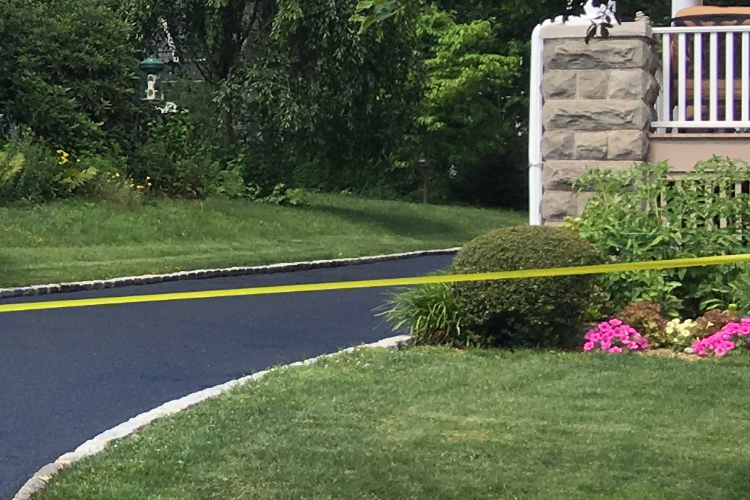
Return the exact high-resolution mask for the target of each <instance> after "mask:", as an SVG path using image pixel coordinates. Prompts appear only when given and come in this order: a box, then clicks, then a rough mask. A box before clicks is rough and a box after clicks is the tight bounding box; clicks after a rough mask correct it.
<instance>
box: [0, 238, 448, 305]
mask: <svg viewBox="0 0 750 500" xmlns="http://www.w3.org/2000/svg"><path fill="white" fill-rule="evenodd" d="M457 250H458V247H456V248H446V249H442V250H420V251H416V252H405V253H394V254H386V255H374V256H369V257H354V258H347V259H331V260H312V261H308V262H288V263H282V264H270V265H267V266H252V267H229V268H225V269H199V270H197V271H180V272H176V273H169V274H146V275H143V276H126V277H123V278H114V279H108V280H94V281H79V282H74V283H55V284H49V285H34V286H24V287H16V288H0V299H4V298H10V297H25V296H33V295H47V294H50V293H59V292H77V291H81V290H103V289H105V288H117V287H121V286H129V285H147V284H151V283H164V282H167V281H180V280H192V279H206V278H224V277H230V276H248V275H253V274H272V273H279V272H289V271H306V270H310V269H320V268H326V267H342V266H350V265H355V264H367V263H370V262H385V261H391V260H401V259H408V258H411V257H421V256H427V255H444V254H451V253H454V252H456V251H457Z"/></svg>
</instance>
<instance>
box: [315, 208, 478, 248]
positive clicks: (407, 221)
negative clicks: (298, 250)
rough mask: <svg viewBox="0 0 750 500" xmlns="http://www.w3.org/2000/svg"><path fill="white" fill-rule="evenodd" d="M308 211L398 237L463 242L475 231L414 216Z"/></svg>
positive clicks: (348, 209) (368, 211)
mask: <svg viewBox="0 0 750 500" xmlns="http://www.w3.org/2000/svg"><path fill="white" fill-rule="evenodd" d="M310 211H313V212H319V213H324V214H328V215H334V216H336V217H339V218H341V219H342V220H347V221H352V222H356V223H357V224H362V225H365V226H371V227H378V228H380V229H385V230H386V231H388V232H390V233H393V234H397V235H399V236H415V235H420V236H424V235H434V236H435V237H436V238H445V237H456V238H459V239H461V240H465V241H468V240H470V239H472V238H474V237H475V236H476V231H472V230H471V229H472V228H470V227H464V226H461V225H458V224H449V223H446V222H437V221H434V220H427V219H423V218H420V217H418V216H415V215H408V214H396V213H392V212H373V211H372V210H371V209H370V210H356V209H351V208H342V207H331V206H313V207H310Z"/></svg>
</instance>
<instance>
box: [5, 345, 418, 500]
mask: <svg viewBox="0 0 750 500" xmlns="http://www.w3.org/2000/svg"><path fill="white" fill-rule="evenodd" d="M408 344H410V337H409V336H408V335H397V336H395V337H389V338H386V339H383V340H379V341H378V342H373V343H371V344H364V345H361V346H356V347H349V348H347V349H342V350H341V351H338V352H335V353H331V354H322V355H320V356H316V357H314V358H310V359H306V360H304V361H297V362H296V363H290V364H288V365H282V366H279V367H276V368H271V369H269V370H263V371H260V372H257V373H253V374H252V375H247V376H245V377H241V378H238V379H235V380H230V381H228V382H225V383H223V384H219V385H216V386H213V387H209V388H207V389H203V390H201V391H197V392H194V393H192V394H188V395H187V396H183V397H181V398H179V399H175V400H172V401H168V402H166V403H164V404H163V405H161V406H158V407H156V408H154V409H153V410H149V411H147V412H145V413H141V414H140V415H137V416H135V417H133V418H131V419H130V420H127V421H125V422H123V423H121V424H120V425H117V426H115V427H113V428H111V429H109V430H106V431H104V432H102V433H101V434H99V435H98V436H96V437H94V438H92V439H90V440H88V441H86V442H85V443H83V444H82V445H80V446H79V447H78V448H76V449H75V450H73V451H71V452H68V453H65V454H63V455H61V456H60V457H59V458H58V459H57V460H55V461H54V462H52V463H50V464H47V465H45V466H44V467H42V468H41V469H39V470H38V471H37V472H36V473H35V474H34V475H33V476H32V477H31V479H29V480H28V481H26V484H24V485H23V486H22V487H21V489H20V490H18V493H16V495H15V496H14V497H13V498H12V500H29V499H30V498H31V496H32V495H34V494H35V493H37V492H39V491H41V490H43V489H44V488H45V487H46V486H47V483H49V482H50V481H51V480H52V478H53V477H54V476H55V474H57V473H58V472H59V471H60V470H62V469H65V468H67V467H70V466H71V465H73V464H74V463H75V462H78V461H80V460H83V459H84V458H86V457H89V456H91V455H96V454H97V453H101V452H102V451H104V448H105V447H106V446H107V444H108V443H109V442H110V441H112V440H114V439H120V438H123V437H126V436H128V435H130V434H133V433H135V432H137V431H138V430H139V429H141V428H143V427H145V426H146V425H148V424H151V423H152V422H154V421H156V420H158V419H160V418H162V417H167V416H169V415H173V414H175V413H177V412H179V411H182V410H184V409H186V408H188V407H190V406H193V405H196V404H198V403H201V402H203V401H206V400H208V399H211V398H215V397H217V396H219V395H221V394H223V393H224V392H227V391H229V390H230V389H233V388H235V387H239V386H242V385H245V384H247V383H248V382H252V381H255V380H260V379H261V378H263V377H264V376H265V375H266V374H267V373H269V372H271V371H273V370H278V369H279V368H288V367H291V366H305V365H312V364H315V363H317V362H318V361H320V360H321V359H325V358H330V357H332V356H338V355H340V354H345V353H349V352H353V351H355V350H356V349H361V348H367V347H380V348H385V349H401V348H403V347H404V346H406V345H408Z"/></svg>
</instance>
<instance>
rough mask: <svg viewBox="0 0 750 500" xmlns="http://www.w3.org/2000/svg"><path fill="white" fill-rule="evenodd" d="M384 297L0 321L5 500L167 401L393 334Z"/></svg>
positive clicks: (315, 276) (232, 282)
mask: <svg viewBox="0 0 750 500" xmlns="http://www.w3.org/2000/svg"><path fill="white" fill-rule="evenodd" d="M450 259H451V257H450V256H444V255H443V256H429V257H417V258H410V259H407V260H401V261H394V262H381V263H374V264H361V265H355V266H347V267H341V268H335V269H318V270H312V271H299V272H294V273H281V274H273V275H265V276H248V277H239V278H218V279H210V280H194V281H181V282H172V283H162V284H157V285H142V286H134V287H126V288H117V289H108V290H102V291H95V292H76V293H68V294H56V295H50V296H46V297H41V298H21V299H7V300H3V301H0V303H9V302H24V301H31V300H61V299H73V298H84V297H100V296H110V295H137V294H144V293H161V292H176V291H192V290H208V289H221V288H244V287H251V286H265V285H282V284H292V283H314V282H324V281H344V280H362V279H377V278H388V277H401V276H420V275H423V274H426V273H429V272H432V271H434V270H437V269H444V268H447V267H448V265H450ZM388 292H389V290H387V289H370V290H349V291H335V292H310V293H300V294H283V295H271V296H257V297H237V298H220V299H205V300H188V301H177V302H162V303H147V304H130V305H119V306H98V307H87V308H77V309H60V310H47V311H34V312H22V313H5V314H0V499H6V498H10V497H11V496H12V495H13V494H14V493H15V492H16V491H17V490H18V488H20V487H21V485H22V484H23V483H24V482H25V481H26V480H27V479H28V478H29V477H30V476H31V475H32V474H33V473H34V472H35V471H36V470H37V469H39V468H40V467H41V466H42V465H44V464H46V463H48V462H51V461H53V460H54V459H56V458H57V457H58V456H60V455H61V454H63V453H65V452H67V451H71V450H72V449H74V448H75V447H77V446H78V445H79V444H81V443H83V442H84V441H86V440H87V439H90V438H92V437H94V436H95V435H96V434H98V433H100V432H102V431H104V430H106V429H109V428H111V427H113V426H115V425H117V424H119V423H120V422H123V421H125V420H127V419H129V418H131V417H133V416H135V415H137V414H139V413H142V412H144V411H147V410H150V409H151V408H154V407H156V406H158V405H160V404H162V403H164V402H166V401H169V400H172V399H175V398H178V397H181V396H184V395H186V394H189V393H191V392H194V391H198V390H201V389H204V388H206V387H210V386H213V385H216V384H219V383H222V382H226V381H227V380H230V379H234V378H237V377H240V376H242V375H245V374H249V373H252V372H256V371H259V370H262V369H264V368H267V367H269V366H273V365H276V364H280V363H289V362H294V361H299V360H301V359H304V358H309V357H313V356H316V355H319V354H323V353H326V352H333V351H336V350H338V349H340V348H343V347H348V346H351V345H356V344H359V343H362V342H373V341H376V340H379V339H381V338H384V337H387V336H389V335H390V332H389V330H388V329H387V328H385V326H384V324H383V322H382V320H381V319H379V318H376V317H375V316H374V313H373V309H374V308H376V307H378V306H379V305H381V304H382V303H383V302H384V299H385V298H386V294H387V293H388Z"/></svg>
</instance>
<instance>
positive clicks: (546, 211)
mask: <svg viewBox="0 0 750 500" xmlns="http://www.w3.org/2000/svg"><path fill="white" fill-rule="evenodd" d="M585 30H586V26H567V25H555V26H548V27H546V28H544V29H543V30H542V38H543V40H544V73H543V77H542V93H543V95H544V107H543V113H544V135H543V139H542V159H543V179H544V180H543V183H544V192H543V196H542V217H543V219H544V222H545V224H554V223H559V222H560V221H562V220H563V218H564V217H565V216H568V215H570V216H577V215H579V214H580V213H581V212H582V211H583V208H584V207H585V205H586V202H587V201H588V200H589V199H590V193H576V192H575V191H574V190H573V183H574V182H575V181H576V180H577V179H578V178H579V177H580V176H581V174H582V173H583V172H585V171H586V169H591V168H604V169H623V168H627V167H629V166H630V165H632V164H633V163H634V162H641V161H645V160H646V158H647V155H648V135H647V131H648V129H649V128H650V124H651V120H652V119H653V118H654V103H655V101H656V97H657V95H658V84H657V83H656V79H655V78H654V73H655V71H656V68H657V66H658V58H657V55H656V51H655V48H654V40H653V37H652V33H651V27H650V26H648V25H647V24H645V23H625V24H623V25H621V26H617V27H615V28H614V29H613V30H612V34H611V36H610V38H609V39H606V40H604V39H594V40H592V41H591V42H590V43H589V44H588V45H586V44H585V43H584V36H585Z"/></svg>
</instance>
